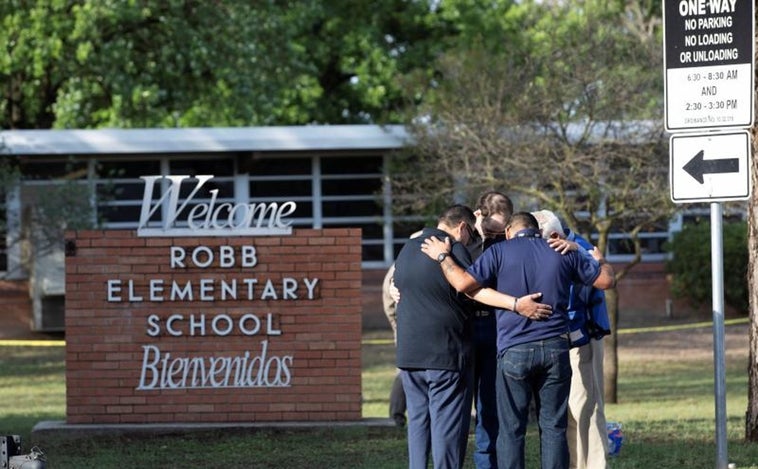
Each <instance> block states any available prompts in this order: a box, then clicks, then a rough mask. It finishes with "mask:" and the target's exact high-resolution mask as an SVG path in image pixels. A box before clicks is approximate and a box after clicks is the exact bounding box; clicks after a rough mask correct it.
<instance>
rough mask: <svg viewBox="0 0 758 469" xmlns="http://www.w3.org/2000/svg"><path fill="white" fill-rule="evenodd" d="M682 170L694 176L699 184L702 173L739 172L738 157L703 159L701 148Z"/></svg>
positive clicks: (701, 180)
mask: <svg viewBox="0 0 758 469" xmlns="http://www.w3.org/2000/svg"><path fill="white" fill-rule="evenodd" d="M684 170H685V171H687V174H689V175H690V176H692V177H693V178H695V180H696V181H697V182H699V183H700V184H702V183H703V175H704V174H716V173H739V172H740V159H739V158H724V159H721V160H704V159H703V150H700V151H699V152H698V153H697V155H695V156H694V157H693V158H692V159H691V160H690V161H689V162H688V163H687V164H686V165H684Z"/></svg>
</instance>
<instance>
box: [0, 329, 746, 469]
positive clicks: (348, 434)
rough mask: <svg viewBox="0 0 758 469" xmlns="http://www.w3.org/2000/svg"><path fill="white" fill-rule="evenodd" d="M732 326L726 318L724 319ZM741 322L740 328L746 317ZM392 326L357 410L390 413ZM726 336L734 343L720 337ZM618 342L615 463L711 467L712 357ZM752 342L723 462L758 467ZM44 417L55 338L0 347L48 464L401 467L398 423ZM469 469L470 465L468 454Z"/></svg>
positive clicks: (368, 369)
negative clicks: (187, 428)
mask: <svg viewBox="0 0 758 469" xmlns="http://www.w3.org/2000/svg"><path fill="white" fill-rule="evenodd" d="M730 327H733V326H730ZM741 327H743V329H744V331H745V334H747V327H744V326H741ZM388 338H389V335H387V334H371V335H368V336H367V337H366V339H367V341H366V345H364V353H363V393H364V403H363V415H364V417H367V418H369V417H372V418H377V417H378V418H385V417H386V416H387V406H388V396H389V389H390V385H391V381H392V379H393V377H394V373H395V370H394V367H393V365H392V362H393V359H394V348H393V346H392V345H391V344H390V343H389V341H387V340H385V339H388ZM727 346H729V344H727ZM664 352H665V350H661V353H659V354H656V353H653V354H647V355H644V356H637V355H635V354H633V353H626V352H625V350H624V349H623V348H620V353H619V357H620V360H619V367H620V373H619V388H618V392H619V403H618V404H609V405H607V406H606V414H607V416H608V419H609V420H611V421H617V422H621V423H622V425H623V433H624V445H623V447H622V449H621V454H620V455H619V456H618V457H616V458H614V459H612V460H611V462H610V465H609V467H610V468H612V469H622V468H623V469H627V468H629V469H631V468H635V469H636V468H688V469H696V468H713V467H715V457H716V456H715V455H716V448H715V447H716V444H715V422H714V420H715V417H714V397H713V394H714V391H713V360H712V356H711V357H709V356H707V354H706V356H703V354H693V356H691V357H690V356H687V355H684V356H672V355H670V354H667V353H664ZM746 367H747V349H746V348H745V350H736V351H731V350H730V353H728V354H727V414H728V420H727V435H728V439H729V441H728V454H729V461H730V462H734V463H735V464H736V466H737V467H738V468H754V469H758V444H747V443H744V442H743V435H744V415H745V410H746V408H747V369H746ZM42 420H65V367H64V348H63V347H62V346H47V347H31V346H9V345H5V346H0V433H2V434H5V435H11V434H19V435H21V436H22V443H23V445H24V449H25V450H27V451H28V450H29V449H30V447H31V446H32V445H37V446H39V447H40V448H41V449H42V450H43V451H44V452H45V454H46V455H47V459H48V462H47V467H48V468H50V469H55V468H83V467H98V468H109V467H120V468H127V467H162V468H163V467H165V468H170V467H176V468H188V467H203V468H215V467H218V468H231V467H239V468H243V467H244V468H250V467H255V468H379V469H381V468H402V467H407V461H406V447H405V434H404V432H403V431H402V430H399V429H396V428H394V427H384V428H376V427H348V428H334V429H327V428H322V429H315V430H314V429H309V430H265V431H262V430H239V431H237V430H234V431H228V430H227V431H216V432H210V431H209V432H193V433H187V434H172V435H160V436H153V435H121V436H117V435H111V436H102V437H97V436H91V435H90V436H88V437H86V438H82V437H73V436H70V435H46V436H45V438H44V439H41V440H33V439H32V437H31V434H30V433H31V429H32V427H33V426H34V425H35V424H36V423H37V422H39V421H42ZM527 441H528V443H527V453H528V463H527V467H530V468H533V467H534V468H537V467H539V462H538V460H539V459H538V452H537V441H538V436H537V432H536V428H534V427H533V426H532V427H531V428H530V431H529V435H528V437H527ZM467 463H468V464H467V466H466V467H467V468H471V467H473V464H472V463H471V458H470V456H469V457H468V461H467Z"/></svg>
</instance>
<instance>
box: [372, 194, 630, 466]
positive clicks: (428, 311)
mask: <svg viewBox="0 0 758 469" xmlns="http://www.w3.org/2000/svg"><path fill="white" fill-rule="evenodd" d="M614 284H615V278H614V271H613V268H612V266H611V265H610V264H609V263H608V262H607V261H606V260H605V259H604V257H603V255H602V254H601V253H600V252H599V250H598V249H595V248H593V246H592V245H591V244H590V243H589V242H587V241H586V240H585V239H583V238H581V237H580V236H579V235H577V234H576V233H573V232H571V231H570V230H567V229H564V228H563V226H562V224H561V222H560V220H559V219H558V217H556V216H555V214H553V213H552V212H550V211H547V210H542V211H539V212H533V213H529V212H516V213H514V210H513V203H512V201H511V199H510V198H509V197H508V196H507V195H505V194H503V193H501V192H497V191H488V192H485V193H483V194H482V195H481V196H480V197H479V199H478V201H477V204H476V208H475V210H472V209H471V208H469V207H468V206H465V205H461V204H456V205H452V206H450V207H448V208H446V209H445V210H444V211H443V212H442V213H441V214H440V215H439V217H438V219H437V224H436V226H434V227H427V228H424V229H423V230H421V231H420V232H418V233H415V234H414V236H412V237H411V239H410V240H409V241H408V242H407V243H406V244H405V246H404V247H403V248H402V249H401V251H400V252H399V254H398V256H397V258H396V259H395V263H394V265H393V266H392V268H391V269H390V271H389V272H388V273H387V275H386V277H385V282H384V292H385V295H384V297H385V301H384V304H385V313H387V315H388V318H389V319H390V323H391V324H392V325H393V329H394V332H395V341H396V346H397V368H398V375H397V379H396V382H395V384H394V385H393V390H392V393H391V396H390V416H391V417H392V418H394V419H395V422H396V423H397V424H398V425H407V434H408V457H409V464H408V466H409V468H410V469H426V468H427V466H428V463H429V459H430V456H431V460H432V462H433V465H434V467H435V468H436V469H443V468H460V467H462V466H463V462H464V459H465V454H466V448H467V444H468V436H469V431H470V430H469V429H470V425H471V418H472V405H473V409H474V410H475V412H474V415H475V423H474V440H475V445H474V455H473V458H474V463H475V465H476V467H477V468H478V469H483V468H501V469H519V468H524V467H525V457H524V448H525V437H526V430H527V425H528V423H529V419H530V414H532V415H536V418H537V423H538V426H539V435H540V436H539V438H540V458H541V463H542V464H541V467H542V468H543V469H551V468H572V469H573V468H577V469H582V468H587V469H596V468H601V469H602V468H605V467H606V455H607V445H608V443H607V432H606V428H605V426H606V423H605V415H604V410H603V389H602V383H603V376H602V373H603V370H602V367H603V365H602V356H603V350H602V340H601V339H602V337H603V336H604V335H606V334H608V333H609V332H610V331H609V330H608V329H609V326H608V318H607V312H606V310H605V300H604V296H603V294H602V290H604V289H608V288H611V287H613V286H614ZM406 411H407V417H406V416H405V415H404V414H405V413H406ZM406 419H407V420H406Z"/></svg>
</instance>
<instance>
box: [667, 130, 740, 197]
mask: <svg viewBox="0 0 758 469" xmlns="http://www.w3.org/2000/svg"><path fill="white" fill-rule="evenodd" d="M669 154H670V165H671V166H670V168H669V178H670V181H671V200H673V201H674V202H675V203H690V202H718V201H729V200H746V199H748V198H750V134H749V133H748V132H747V131H736V132H729V133H727V132H724V133H707V134H674V135H672V137H671V140H670V145H669Z"/></svg>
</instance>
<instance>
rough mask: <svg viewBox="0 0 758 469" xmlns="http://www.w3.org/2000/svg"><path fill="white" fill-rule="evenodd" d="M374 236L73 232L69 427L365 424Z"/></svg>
mask: <svg viewBox="0 0 758 469" xmlns="http://www.w3.org/2000/svg"><path fill="white" fill-rule="evenodd" d="M360 238H361V232H360V230H359V229H324V230H308V229H303V230H294V231H293V234H292V235H290V236H272V237H268V236H264V237H248V236H245V237H226V238H224V237H203V238H188V237H174V238H160V237H138V236H137V234H136V232H131V231H96V230H93V231H77V232H69V233H67V236H66V419H67V423H69V424H85V423H130V424H133V423H167V422H185V423H186V422H214V423H228V422H261V421H269V422H273V421H338V420H339V421H345V420H358V419H360V418H361V358H360V354H361V295H360V288H361V246H360Z"/></svg>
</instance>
